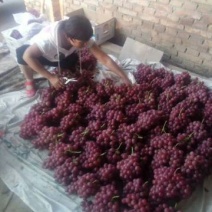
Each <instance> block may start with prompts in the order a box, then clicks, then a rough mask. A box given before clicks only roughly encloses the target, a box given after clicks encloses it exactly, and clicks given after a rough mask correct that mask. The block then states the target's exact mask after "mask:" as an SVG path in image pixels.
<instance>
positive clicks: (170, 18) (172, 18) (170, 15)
mask: <svg viewBox="0 0 212 212" xmlns="http://www.w3.org/2000/svg"><path fill="white" fill-rule="evenodd" d="M167 19H168V20H170V21H173V22H178V21H179V19H180V17H179V16H176V15H174V14H169V15H168V16H167Z"/></svg>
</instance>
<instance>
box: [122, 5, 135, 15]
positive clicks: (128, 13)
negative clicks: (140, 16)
mask: <svg viewBox="0 0 212 212" xmlns="http://www.w3.org/2000/svg"><path fill="white" fill-rule="evenodd" d="M118 11H119V12H120V13H123V14H126V15H130V16H136V15H137V12H134V11H132V10H129V9H126V8H124V7H119V8H118Z"/></svg>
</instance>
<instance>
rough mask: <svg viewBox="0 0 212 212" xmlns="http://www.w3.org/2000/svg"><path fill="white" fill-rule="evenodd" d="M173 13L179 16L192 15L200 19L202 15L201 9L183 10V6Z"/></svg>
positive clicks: (191, 16)
mask: <svg viewBox="0 0 212 212" xmlns="http://www.w3.org/2000/svg"><path fill="white" fill-rule="evenodd" d="M173 14H175V15H177V16H179V17H190V18H193V19H197V20H200V19H201V17H202V13H200V12H199V11H192V10H183V9H182V8H180V9H176V10H174V11H173Z"/></svg>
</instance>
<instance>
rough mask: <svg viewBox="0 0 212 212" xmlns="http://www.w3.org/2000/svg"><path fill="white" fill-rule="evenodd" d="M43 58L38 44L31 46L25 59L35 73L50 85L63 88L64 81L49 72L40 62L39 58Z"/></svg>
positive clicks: (26, 52)
mask: <svg viewBox="0 0 212 212" xmlns="http://www.w3.org/2000/svg"><path fill="white" fill-rule="evenodd" d="M41 56H42V52H41V51H40V49H39V48H38V46H37V45H36V44H33V45H32V46H29V47H28V48H27V49H26V51H25V52H24V55H23V59H24V60H25V61H26V63H27V64H28V66H30V67H31V68H32V69H33V70H34V71H36V72H37V73H39V74H40V75H42V76H43V77H45V78H46V79H48V80H49V81H50V83H51V84H52V85H53V86H54V87H55V88H56V89H58V88H60V87H62V86H63V83H62V80H60V79H59V78H58V77H57V76H56V75H54V74H51V73H50V72H48V71H47V70H46V69H45V68H44V66H43V65H42V64H41V63H40V62H39V60H38V58H39V57H41Z"/></svg>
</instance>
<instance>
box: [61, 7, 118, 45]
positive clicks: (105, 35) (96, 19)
mask: <svg viewBox="0 0 212 212" xmlns="http://www.w3.org/2000/svg"><path fill="white" fill-rule="evenodd" d="M73 15H84V16H86V17H87V18H88V19H89V20H90V22H91V24H92V27H93V31H94V36H93V39H94V40H95V42H96V44H97V45H100V44H102V43H104V42H106V41H107V40H109V39H111V38H112V37H113V36H114V34H115V18H110V17H108V16H104V15H103V14H99V13H97V12H94V11H91V10H87V9H83V8H81V9H78V10H74V11H72V12H70V13H68V14H66V16H65V17H71V16H73Z"/></svg>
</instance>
